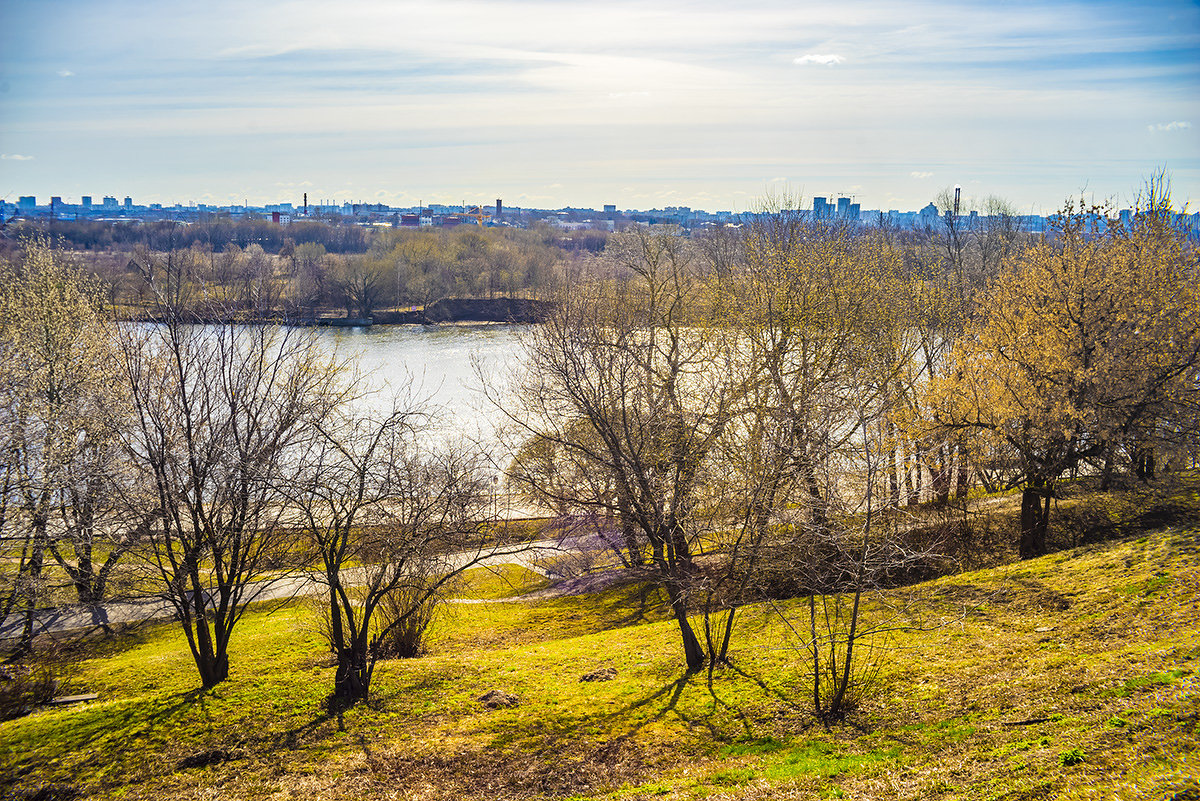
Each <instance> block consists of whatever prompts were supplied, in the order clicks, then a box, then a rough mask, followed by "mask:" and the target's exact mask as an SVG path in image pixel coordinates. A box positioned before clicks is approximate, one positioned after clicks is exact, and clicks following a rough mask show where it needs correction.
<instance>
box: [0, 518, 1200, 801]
mask: <svg viewBox="0 0 1200 801" xmlns="http://www.w3.org/2000/svg"><path fill="white" fill-rule="evenodd" d="M1198 566H1200V528H1197V527H1192V526H1189V525H1183V526H1175V527H1169V528H1159V529H1157V530H1152V531H1141V532H1136V533H1134V534H1131V535H1128V536H1125V537H1124V538H1122V539H1118V540H1113V541H1109V542H1105V543H1100V544H1092V545H1087V546H1082V547H1077V548H1074V549H1072V550H1067V551H1063V552H1060V553H1056V554H1052V555H1050V556H1048V557H1045V558H1042V559H1038V560H1033V561H1029V562H1024V563H1016V564H1010V565H1007V566H1004V567H998V568H993V569H988V570H981V571H977V572H972V573H963V574H959V575H954V576H950V577H946V578H942V579H938V580H935V581H931V582H927V583H925V584H920V585H916V586H913V587H910V588H907V589H905V590H903V591H900V592H896V593H893V594H891V596H890V597H889V598H888V599H887V604H888V605H890V607H891V609H890V610H888V609H885V608H884V606H883V605H881V602H880V601H878V600H877V601H875V602H874V605H873V606H872V608H871V609H870V610H869V612H868V614H869V615H871V616H872V618H871V619H874V620H879V619H881V616H883V615H891V616H896V615H899V617H898V620H899V621H901V622H903V623H905V627H903V628H901V629H899V630H896V631H895V632H893V633H892V634H891V635H890V636H889V637H888V638H887V639H886V640H882V639H881V640H879V641H878V642H876V643H875V646H876V647H875V648H874V649H873V651H872V653H871V657H870V658H871V660H872V661H873V663H874V664H875V666H876V667H877V677H876V683H875V686H874V692H873V694H870V695H869V696H868V697H867V698H866V699H865V701H864V702H863V703H862V705H861V706H860V707H859V708H858V709H857V710H856V711H855V712H854V713H853V714H852V715H851V716H850V717H849V718H848V719H847V720H846V721H845V722H843V723H841V724H838V725H836V726H834V727H831V728H828V729H826V728H824V727H822V726H820V725H819V724H817V723H815V722H814V721H813V719H812V717H811V715H810V714H809V712H808V707H807V705H806V699H807V695H806V694H807V692H809V690H808V685H807V683H806V677H805V674H804V669H803V668H804V662H803V658H802V654H801V653H800V652H799V651H798V650H797V648H796V643H795V642H794V641H793V639H792V637H791V636H790V634H789V629H788V627H787V625H785V623H784V622H783V620H782V618H781V616H780V613H782V614H783V615H784V616H789V615H791V614H792V613H793V612H795V613H796V615H797V619H798V616H799V611H800V606H799V602H798V601H795V602H789V603H785V604H782V605H780V606H779V607H778V609H776V610H772V609H769V608H765V607H758V608H754V609H750V610H747V611H746V613H745V615H744V617H743V619H742V624H741V627H740V629H739V631H738V635H737V638H736V645H735V648H734V649H733V659H734V666H733V667H730V668H719V669H717V670H716V671H715V672H714V673H713V675H712V677H711V680H710V678H709V675H708V674H707V673H700V674H694V675H687V674H685V673H684V672H683V670H682V656H681V653H680V647H679V644H678V642H677V638H678V634H677V629H676V628H675V626H674V624H673V622H671V621H670V620H667V619H666V618H667V615H666V613H665V610H664V609H663V606H662V599H661V598H660V597H659V596H658V594H657V592H656V591H655V590H653V589H649V588H646V587H641V586H623V587H616V588H610V589H607V590H605V591H603V592H600V593H595V594H591V595H583V596H574V597H564V598H556V599H548V600H540V601H537V602H529V601H513V600H510V599H511V598H512V597H513V596H514V595H519V594H520V593H521V592H522V591H523V590H525V589H537V588H539V587H540V586H541V583H540V582H541V580H540V579H538V578H537V577H536V576H533V575H532V574H527V573H524V572H523V571H520V570H517V569H509V570H506V571H505V574H504V575H503V576H502V577H495V576H491V575H488V574H484V575H476V579H477V581H476V585H475V589H474V594H475V595H476V596H478V597H483V598H487V599H490V600H489V602H487V603H474V604H454V605H450V606H448V607H447V608H446V612H445V614H443V615H442V616H441V618H440V619H439V620H438V621H437V622H436V625H435V631H434V632H433V646H432V652H431V654H430V655H429V656H427V657H424V658H421V659H415V660H408V661H392V662H386V663H381V664H380V666H379V668H378V671H377V676H376V679H375V682H376V684H375V687H374V689H375V700H374V701H373V702H372V703H371V704H370V705H369V706H360V707H357V708H354V709H352V710H350V711H348V712H346V713H345V714H344V715H343V716H342V717H341V718H338V717H327V716H326V715H325V714H324V713H323V705H322V700H323V698H324V696H325V695H326V693H328V691H329V689H330V687H331V685H332V679H333V676H332V674H333V668H332V666H331V662H330V660H329V658H328V655H327V654H326V653H324V651H323V644H322V640H321V637H320V635H319V633H318V630H317V623H316V621H317V616H316V615H315V614H314V613H313V612H312V611H311V610H310V609H307V608H305V607H304V606H303V605H294V606H291V607H287V608H284V609H280V610H275V611H268V610H262V611H258V612H255V613H252V614H251V615H249V616H248V617H247V618H246V620H245V622H244V623H243V624H242V625H241V627H240V629H239V633H238V634H237V635H235V641H234V649H233V653H232V655H231V665H232V669H231V678H230V679H229V680H228V681H227V682H225V683H223V684H222V685H220V686H219V687H218V688H217V689H216V690H214V691H211V692H208V693H200V692H198V691H197V690H196V689H195V688H196V686H197V684H198V682H197V679H196V677H195V671H194V668H193V666H192V664H191V661H190V658H189V656H188V653H187V648H186V645H185V644H184V642H183V640H182V635H181V634H180V633H179V632H178V631H177V630H176V629H174V628H172V627H171V626H169V625H161V626H155V627H148V628H145V629H143V630H141V631H139V632H137V633H136V634H133V635H130V636H126V637H123V638H120V639H117V640H114V641H110V642H103V643H98V644H91V645H88V646H86V647H81V648H79V649H77V650H76V651H74V652H73V653H66V654H63V655H62V656H61V657H60V658H61V659H62V660H63V661H64V666H63V667H62V669H63V670H64V671H65V674H64V675H65V677H66V681H67V684H66V686H65V687H64V689H63V692H96V693H99V695H100V698H99V700H98V701H95V702H92V703H88V704H84V705H82V706H78V707H73V708H61V709H43V710H41V711H39V712H36V713H34V714H32V715H30V716H27V717H25V718H21V719H18V720H13V721H9V722H6V723H0V786H2V787H5V788H7V790H8V796H9V797H26V798H28V797H34V796H33V793H34V792H35V791H39V790H40V791H41V792H42V795H40V796H36V797H39V798H55V797H63V798H65V797H70V793H71V791H72V790H75V791H78V792H79V794H80V795H81V796H82V797H95V798H127V799H143V798H172V799H179V800H180V801H182V799H201V798H203V799H225V798H229V799H240V798H260V799H268V798H270V799H318V798H319V799H343V798H344V799H356V798H371V799H376V798H378V799H385V798H427V799H453V798H542V797H547V798H578V799H583V798H589V799H590V798H612V799H635V798H668V799H698V798H708V799H765V798H812V799H821V798H843V797H844V798H884V799H928V798H934V799H937V798H945V799H950V798H981V799H1011V800H1012V801H1016V800H1017V799H1038V798H1064V799H1092V798H1121V799H1133V798H1159V799H1163V798H1175V799H1179V800H1180V801H1182V799H1196V798H1200V781H1198V780H1197V776H1198V773H1200V772H1198V771H1197V768H1196V764H1197V759H1200V754H1198V753H1197V750H1196V749H1197V744H1198V739H1200V735H1198V733H1197V731H1196V725H1197V719H1198V718H1197V715H1198V713H1200V700H1198V698H1200V696H1198V693H1197V690H1198V689H1200V687H1198V684H1197V678H1196V675H1195V671H1196V670H1197V669H1198V668H1200V607H1198V606H1197V602H1198V600H1200V594H1198V591H1200V570H1198ZM897 610H899V611H897ZM598 668H613V669H615V671H616V675H615V678H613V679H612V680H609V681H588V682H585V681H581V680H580V678H581V677H582V676H583V675H585V674H588V673H590V672H592V671H594V670H596V669H598ZM492 689H498V690H502V691H504V692H507V693H511V694H513V695H516V696H517V697H518V698H519V704H518V705H517V706H514V707H511V708H496V709H491V708H487V707H486V706H484V705H483V704H481V703H480V702H479V701H478V700H477V699H478V698H479V696H481V695H483V694H484V693H485V692H487V691H489V690H492ZM0 795H2V794H0Z"/></svg>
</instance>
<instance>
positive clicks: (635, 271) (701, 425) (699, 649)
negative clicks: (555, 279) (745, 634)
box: [501, 229, 741, 670]
mask: <svg viewBox="0 0 1200 801" xmlns="http://www.w3.org/2000/svg"><path fill="white" fill-rule="evenodd" d="M605 265H606V267H607V268H608V269H609V270H610V271H611V275H612V279H611V280H595V281H592V282H590V283H588V284H586V285H580V286H575V287H572V288H571V289H570V291H569V292H567V293H565V296H564V298H563V300H562V302H561V304H560V305H559V309H558V311H557V312H556V314H555V315H554V316H553V317H552V318H551V319H550V320H549V321H547V322H546V323H545V324H544V325H542V326H540V327H539V328H538V329H536V330H535V331H533V332H531V333H530V334H529V336H528V337H527V339H526V341H525V343H524V348H525V372H524V373H523V376H522V378H521V381H520V390H519V410H518V409H513V408H511V407H510V408H509V409H508V411H509V412H510V413H511V419H512V420H513V422H514V424H515V425H516V426H517V427H518V428H519V429H521V430H522V432H523V434H524V436H525V438H526V439H529V438H531V439H532V440H533V443H532V446H531V447H530V448H526V449H523V450H522V451H521V452H519V453H518V456H517V460H518V461H517V464H515V465H514V467H513V469H512V471H511V472H512V474H513V475H515V476H517V477H518V479H519V480H523V481H526V482H529V483H531V484H532V491H533V492H534V494H536V495H538V496H540V497H541V498H542V499H544V500H546V501H549V502H550V503H551V504H552V505H561V506H565V507H568V508H574V509H579V510H584V511H587V512H590V513H593V514H598V515H600V516H603V517H608V518H610V519H613V520H615V521H618V525H619V526H620V529H621V531H622V533H623V537H622V541H621V543H620V547H623V548H624V549H625V551H626V554H627V558H628V561H629V562H630V563H633V564H640V563H642V562H643V561H648V563H649V564H650V565H651V567H652V569H653V570H654V575H655V576H656V578H657V580H658V581H659V582H660V584H661V586H662V587H663V589H664V590H665V591H666V593H667V596H668V598H669V600H670V604H671V608H672V611H673V612H674V615H675V619H676V622H677V623H678V625H679V630H680V635H681V637H682V640H683V649H684V656H685V659H686V662H687V665H688V668H689V669H690V670H695V669H698V668H699V667H700V666H701V665H702V664H703V662H704V659H705V655H706V654H705V649H704V647H703V646H702V645H701V643H700V641H699V639H698V638H697V637H696V634H695V632H694V630H693V628H692V625H691V622H690V621H689V615H690V614H691V613H692V611H694V609H693V605H692V600H691V597H690V596H691V591H692V588H693V583H694V579H695V577H696V575H697V567H696V564H695V561H694V557H695V555H696V550H697V548H698V546H699V542H700V538H701V537H702V535H703V534H704V530H703V527H702V526H701V525H700V522H701V518H700V516H698V508H697V504H698V502H699V501H700V499H701V497H702V493H703V487H704V484H705V476H706V470H707V469H708V465H709V463H710V456H711V454H712V452H713V449H714V448H715V446H716V444H717V442H718V440H719V439H720V437H721V436H722V434H723V432H724V430H725V427H726V425H727V424H728V422H729V420H730V417H731V415H732V414H733V411H734V409H735V408H736V404H737V402H738V399H739V396H740V392H741V389H740V386H741V380H740V378H739V376H738V374H737V372H736V371H735V369H734V357H735V352H736V346H735V344H734V336H733V332H732V331H731V330H730V329H728V328H727V327H723V326H719V325H713V324H712V322H713V321H712V318H711V316H709V313H710V312H711V311H712V310H713V307H712V304H711V300H712V295H711V294H710V293H709V292H708V289H709V288H710V285H708V284H707V283H706V282H705V280H703V276H702V275H701V274H700V272H699V271H697V270H696V269H695V267H694V265H693V260H692V254H691V252H690V248H689V246H688V243H687V242H686V240H684V239H683V238H681V237H679V236H678V235H676V234H675V233H674V232H671V231H662V230H655V231H650V230H643V229H639V230H637V231H635V232H633V233H631V234H628V235H623V236H615V237H612V238H611V239H610V245H609V249H608V251H607V252H606V261H605ZM501 402H503V401H501ZM502 408H503V407H502ZM547 455H549V457H550V458H551V459H554V460H557V461H558V462H560V463H561V467H560V468H559V469H556V470H552V471H550V472H547V471H546V470H545V464H541V465H539V464H536V463H534V462H528V463H523V462H522V461H521V460H522V459H523V458H527V457H534V458H535V459H541V460H544V459H545V458H546V457H547ZM567 474H573V475H578V476H593V477H594V480H591V481H589V482H588V483H586V484H580V483H578V482H574V481H562V480H559V479H560V478H561V477H562V476H564V475H567ZM543 478H546V479H549V480H542V479H543Z"/></svg>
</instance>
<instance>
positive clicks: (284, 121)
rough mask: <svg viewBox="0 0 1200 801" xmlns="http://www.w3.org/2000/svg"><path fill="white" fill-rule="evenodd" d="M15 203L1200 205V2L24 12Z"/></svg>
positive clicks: (14, 101) (16, 9)
mask: <svg viewBox="0 0 1200 801" xmlns="http://www.w3.org/2000/svg"><path fill="white" fill-rule="evenodd" d="M5 17H6V20H7V24H6V25H5V26H4V29H3V31H2V32H0V45H2V47H0V112H2V113H0V198H3V199H4V200H6V201H8V202H10V203H11V202H15V201H16V199H17V197H18V196H20V195H35V196H38V197H49V196H52V195H53V196H60V197H63V198H78V197H81V196H83V195H92V196H95V197H99V196H101V195H104V194H112V195H115V196H118V197H124V196H126V195H131V196H133V197H135V198H137V199H138V202H139V203H162V204H164V205H175V204H176V203H185V204H186V203H189V202H195V203H207V204H213V205H231V204H241V203H243V202H245V201H249V202H250V204H251V205H263V204H266V203H275V202H280V201H282V200H288V199H291V200H293V201H295V200H298V199H299V197H300V195H301V194H302V193H303V192H307V193H308V195H309V198H310V202H312V200H313V199H315V198H320V199H322V200H326V201H330V202H333V203H336V204H341V203H343V202H345V201H350V202H365V203H385V204H388V205H392V206H415V205H417V204H418V202H421V201H423V202H424V203H426V204H429V203H439V204H445V205H454V204H460V203H462V202H463V201H464V200H465V201H467V202H468V203H481V202H482V203H487V202H491V200H492V199H493V198H496V197H503V198H505V202H506V203H511V204H512V205H514V206H523V207H535V208H562V207H567V206H572V207H592V208H600V207H601V206H602V205H603V204H610V203H611V204H615V205H617V206H618V207H620V208H622V209H625V208H657V207H664V206H692V207H696V208H705V209H709V210H718V209H720V210H731V211H735V212H737V211H748V210H753V209H754V208H755V207H756V205H757V204H758V203H760V202H761V200H762V198H763V197H764V196H766V195H768V194H771V193H777V194H778V193H786V194H789V195H795V196H799V197H801V198H802V199H803V202H804V205H811V199H812V198H813V197H815V196H826V197H831V198H832V197H837V196H838V195H843V194H844V195H855V196H857V197H859V198H861V199H862V205H863V208H868V207H871V208H879V209H885V210H886V209H918V208H921V207H922V206H924V205H925V204H926V203H927V202H928V201H929V200H930V199H932V198H933V197H934V196H935V195H936V194H937V192H938V191H939V190H941V189H944V188H946V187H950V186H953V185H956V184H957V185H961V186H962V187H963V192H964V195H965V197H966V199H967V202H968V203H970V202H971V201H972V200H973V199H977V198H982V197H983V196H985V195H989V194H994V195H998V196H1000V197H1003V198H1006V199H1007V200H1009V201H1011V202H1012V203H1013V204H1014V206H1015V207H1016V208H1017V210H1018V211H1020V212H1022V213H1037V214H1047V213H1052V212H1053V211H1054V209H1056V208H1058V207H1059V206H1060V205H1061V203H1062V201H1063V200H1064V199H1065V198H1066V197H1068V196H1074V197H1078V196H1079V195H1080V194H1081V193H1083V194H1085V195H1086V196H1089V197H1093V198H1095V199H1097V200H1108V199H1111V200H1113V201H1114V202H1115V203H1116V204H1117V205H1118V206H1128V205H1130V203H1131V202H1132V200H1133V198H1134V196H1135V195H1136V193H1137V192H1138V190H1139V188H1140V187H1141V185H1142V183H1143V181H1144V180H1145V178H1146V177H1148V176H1149V175H1150V174H1152V173H1153V172H1154V171H1156V170H1158V169H1165V170H1166V171H1167V172H1168V173H1169V175H1170V177H1171V179H1172V184H1173V189H1174V193H1175V198H1176V200H1177V201H1178V202H1185V201H1189V200H1192V199H1193V198H1197V199H1200V147H1198V143H1200V131H1197V129H1196V127H1195V125H1196V124H1200V115H1197V113H1196V112H1197V110H1198V106H1200V101H1198V100H1197V98H1200V57H1198V56H1200V9H1197V7H1196V6H1195V4H1192V3H1185V2H1158V3H1150V4H1142V5H1139V6H1137V7H1136V8H1134V7H1131V6H1129V5H1128V4H1124V3H1109V2H1102V3H1091V2H1088V3H1064V4H1053V5H1049V4H1040V3H1016V4H1005V5H1003V6H997V5H996V4H993V3H967V4H954V5H949V4H944V3H916V4H905V5H903V6H899V5H896V4H890V3H880V2H857V3H850V4H848V5H842V6H839V7H837V8H833V7H831V6H828V5H823V4H795V3H788V4H784V3H777V2H759V3H753V4H751V5H749V6H740V7H739V8H738V9H736V10H735V9H733V8H731V7H729V6H727V5H725V4H716V3H687V4H681V3H663V2H655V3H650V4H632V3H623V2H613V3H605V4H578V3H551V2H522V3H513V2H507V1H506V2H489V3H484V2H479V1H478V0H466V1H461V2H450V3H443V4H437V5H429V4H415V3H412V4H410V3H381V2H356V3H352V4H348V5H340V6H337V7H331V6H329V5H327V4H319V3H313V2H290V3H272V2H267V3H262V4H256V5H254V6H253V7H250V6H244V5H238V4H234V3H225V2H216V3H209V4H205V5H204V6H202V7H200V6H192V5H189V6H183V5H179V4H159V5H155V6H145V5H142V4H135V3H131V2H115V3H111V4H105V5H103V6H98V5H94V4H85V3H80V2H73V1H68V0H51V2H47V3H39V4H16V3H11V4H6V8H5Z"/></svg>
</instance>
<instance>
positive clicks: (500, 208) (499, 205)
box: [496, 198, 504, 217]
mask: <svg viewBox="0 0 1200 801" xmlns="http://www.w3.org/2000/svg"><path fill="white" fill-rule="evenodd" d="M496 216H497V217H502V216H504V201H503V200H502V199H501V198H496Z"/></svg>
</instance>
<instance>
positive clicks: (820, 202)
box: [813, 197, 829, 220]
mask: <svg viewBox="0 0 1200 801" xmlns="http://www.w3.org/2000/svg"><path fill="white" fill-rule="evenodd" d="M828 209H829V204H828V203H826V202H825V198H823V197H814V198H813V217H815V218H817V219H818V220H820V219H822V218H823V217H826V216H828V215H829V211H828Z"/></svg>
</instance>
